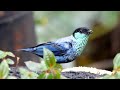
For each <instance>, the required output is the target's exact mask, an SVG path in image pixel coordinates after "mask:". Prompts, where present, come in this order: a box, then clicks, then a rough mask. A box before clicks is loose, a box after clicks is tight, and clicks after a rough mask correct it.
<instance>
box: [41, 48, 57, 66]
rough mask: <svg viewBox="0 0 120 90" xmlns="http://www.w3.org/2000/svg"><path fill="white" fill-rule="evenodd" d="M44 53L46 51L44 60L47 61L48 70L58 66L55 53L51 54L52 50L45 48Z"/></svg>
mask: <svg viewBox="0 0 120 90" xmlns="http://www.w3.org/2000/svg"><path fill="white" fill-rule="evenodd" d="M43 51H44V60H45V63H46V66H47V67H48V68H50V67H54V66H55V64H56V58H55V56H54V54H53V52H51V51H50V50H48V49H46V48H44V49H43Z"/></svg>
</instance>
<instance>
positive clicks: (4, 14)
mask: <svg viewBox="0 0 120 90" xmlns="http://www.w3.org/2000/svg"><path fill="white" fill-rule="evenodd" d="M34 45H36V37H35V30H34V19H33V12H31V11H0V50H5V51H12V52H13V53H15V54H16V55H17V56H19V57H20V62H19V65H20V66H21V65H24V61H27V60H38V58H37V56H35V55H33V54H30V53H24V52H15V51H14V50H16V49H20V48H26V47H31V46H34Z"/></svg>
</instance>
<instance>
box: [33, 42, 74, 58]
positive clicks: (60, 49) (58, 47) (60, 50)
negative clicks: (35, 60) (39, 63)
mask: <svg viewBox="0 0 120 90" xmlns="http://www.w3.org/2000/svg"><path fill="white" fill-rule="evenodd" d="M71 47H72V44H71V43H70V42H62V43H55V42H47V43H43V44H39V45H37V46H35V47H34V48H35V49H34V51H33V53H35V54H37V55H39V56H43V48H47V49H49V50H51V51H52V52H53V53H54V55H55V56H61V55H64V54H65V53H66V51H67V50H68V49H69V48H71Z"/></svg>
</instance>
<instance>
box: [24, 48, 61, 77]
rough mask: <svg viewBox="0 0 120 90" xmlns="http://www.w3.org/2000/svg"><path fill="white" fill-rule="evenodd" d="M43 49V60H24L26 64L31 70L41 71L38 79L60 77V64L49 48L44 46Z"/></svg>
mask: <svg viewBox="0 0 120 90" xmlns="http://www.w3.org/2000/svg"><path fill="white" fill-rule="evenodd" d="M43 51H44V58H43V59H44V60H42V61H41V63H35V62H32V61H28V62H25V64H26V66H27V67H28V68H29V69H30V70H31V71H35V72H41V73H40V74H39V76H38V79H60V78H61V71H62V66H61V65H60V64H57V63H56V58H55V56H54V54H53V53H52V52H51V51H50V50H48V49H46V48H44V49H43ZM62 77H63V76H62Z"/></svg>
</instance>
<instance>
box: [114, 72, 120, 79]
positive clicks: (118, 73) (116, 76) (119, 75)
mask: <svg viewBox="0 0 120 90" xmlns="http://www.w3.org/2000/svg"><path fill="white" fill-rule="evenodd" d="M114 76H115V78H116V79H120V71H116V73H115V74H114Z"/></svg>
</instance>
